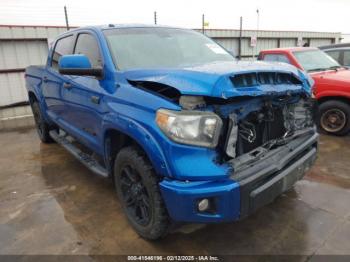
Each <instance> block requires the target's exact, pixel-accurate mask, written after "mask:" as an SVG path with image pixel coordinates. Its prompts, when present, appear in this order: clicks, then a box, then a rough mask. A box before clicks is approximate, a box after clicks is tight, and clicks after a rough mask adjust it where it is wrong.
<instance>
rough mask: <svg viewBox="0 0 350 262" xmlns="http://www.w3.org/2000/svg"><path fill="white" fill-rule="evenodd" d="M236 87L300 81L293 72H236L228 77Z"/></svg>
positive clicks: (291, 83) (288, 83)
mask: <svg viewBox="0 0 350 262" xmlns="http://www.w3.org/2000/svg"><path fill="white" fill-rule="evenodd" d="M230 79H231V81H232V84H233V85H234V86H235V87H236V88H243V87H254V86H258V85H301V84H302V81H301V80H300V79H299V78H297V77H296V76H295V75H293V74H289V73H277V72H258V73H245V74H237V75H234V76H231V77H230Z"/></svg>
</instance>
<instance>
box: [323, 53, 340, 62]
mask: <svg viewBox="0 0 350 262" xmlns="http://www.w3.org/2000/svg"><path fill="white" fill-rule="evenodd" d="M326 53H327V55H329V56H331V57H332V58H333V59H334V60H335V61H338V62H339V63H340V62H341V61H340V51H326Z"/></svg>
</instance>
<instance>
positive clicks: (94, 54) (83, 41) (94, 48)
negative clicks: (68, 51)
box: [74, 33, 102, 67]
mask: <svg viewBox="0 0 350 262" xmlns="http://www.w3.org/2000/svg"><path fill="white" fill-rule="evenodd" d="M74 54H84V55H86V56H87V57H88V58H89V60H90V63H91V65H92V67H101V66H102V59H101V54H100V49H99V47H98V44H97V41H96V39H95V38H94V37H93V36H92V35H90V34H86V33H82V34H79V35H78V39H77V43H76V45H75V49H74Z"/></svg>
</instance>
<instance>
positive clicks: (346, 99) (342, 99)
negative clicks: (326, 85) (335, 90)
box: [318, 96, 350, 104]
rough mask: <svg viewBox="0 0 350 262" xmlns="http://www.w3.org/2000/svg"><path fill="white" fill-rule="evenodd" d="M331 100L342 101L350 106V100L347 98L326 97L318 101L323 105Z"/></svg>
mask: <svg viewBox="0 0 350 262" xmlns="http://www.w3.org/2000/svg"><path fill="white" fill-rule="evenodd" d="M330 100H337V101H342V102H344V103H347V104H350V99H349V98H348V97H345V96H325V97H321V98H320V99H318V103H320V104H322V103H324V102H326V101H330Z"/></svg>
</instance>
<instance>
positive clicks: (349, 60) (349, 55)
mask: <svg viewBox="0 0 350 262" xmlns="http://www.w3.org/2000/svg"><path fill="white" fill-rule="evenodd" d="M344 65H345V66H350V50H345V51H344Z"/></svg>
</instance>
